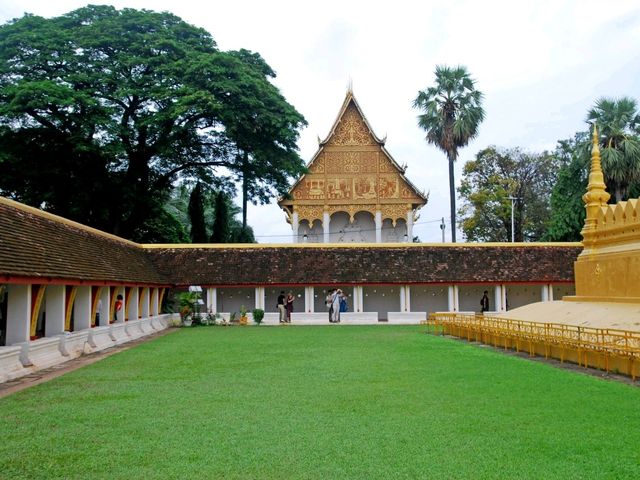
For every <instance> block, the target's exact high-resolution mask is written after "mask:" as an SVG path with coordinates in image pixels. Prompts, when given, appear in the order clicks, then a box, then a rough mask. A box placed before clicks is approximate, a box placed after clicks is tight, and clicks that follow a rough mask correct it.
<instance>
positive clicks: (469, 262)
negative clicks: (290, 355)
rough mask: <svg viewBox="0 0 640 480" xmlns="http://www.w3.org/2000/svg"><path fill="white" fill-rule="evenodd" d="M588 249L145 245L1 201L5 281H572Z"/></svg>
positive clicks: (0, 274)
mask: <svg viewBox="0 0 640 480" xmlns="http://www.w3.org/2000/svg"><path fill="white" fill-rule="evenodd" d="M581 249H582V246H581V244H579V243H539V244H513V243H503V244H500V243H493V244H491V243H490V244H440V243H439V244H422V243H416V244H411V243H404V244H397V243H396V244H306V245H300V244H286V245H264V244H242V245H228V244H225V245H213V244H208V245H193V244H182V245H140V244H137V243H134V242H130V241H127V240H124V239H121V238H118V237H116V236H114V235H110V234H107V233H104V232H101V231H99V230H95V229H93V228H89V227H86V226H84V225H81V224H78V223H75V222H72V221H69V220H66V219H64V218H61V217H58V216H56V215H52V214H49V213H46V212H42V211H40V210H38V209H35V208H32V207H28V206H26V205H22V204H20V203H17V202H13V201H11V200H7V199H5V198H2V197H0V282H4V283H20V282H24V283H67V284H74V283H86V284H94V285H99V284H103V285H104V284H111V285H121V284H132V285H164V286H170V285H177V286H185V285H203V286H230V287H231V286H247V285H252V286H258V285H331V284H342V285H344V284H359V285H367V284H452V283H495V284H498V283H571V282H573V262H574V261H575V259H576V258H577V256H578V254H579V253H580V250H581Z"/></svg>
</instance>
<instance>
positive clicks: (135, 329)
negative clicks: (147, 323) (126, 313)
mask: <svg viewBox="0 0 640 480" xmlns="http://www.w3.org/2000/svg"><path fill="white" fill-rule="evenodd" d="M141 323H142V320H129V321H128V322H125V330H126V332H127V335H129V340H135V339H136V338H140V337H142V336H144V332H143V331H142V328H141V327H140V324H141Z"/></svg>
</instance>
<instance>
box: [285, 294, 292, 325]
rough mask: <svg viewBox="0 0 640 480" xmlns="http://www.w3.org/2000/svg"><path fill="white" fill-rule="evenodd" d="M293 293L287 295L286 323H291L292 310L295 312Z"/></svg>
mask: <svg viewBox="0 0 640 480" xmlns="http://www.w3.org/2000/svg"><path fill="white" fill-rule="evenodd" d="M293 300H294V297H293V293H292V292H289V295H287V300H286V303H285V309H286V310H287V321H286V323H291V312H293Z"/></svg>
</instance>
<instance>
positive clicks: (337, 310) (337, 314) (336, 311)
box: [331, 289, 342, 323]
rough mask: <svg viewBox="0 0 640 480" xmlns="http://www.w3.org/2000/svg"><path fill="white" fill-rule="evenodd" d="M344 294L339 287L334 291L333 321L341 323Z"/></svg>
mask: <svg viewBox="0 0 640 480" xmlns="http://www.w3.org/2000/svg"><path fill="white" fill-rule="evenodd" d="M341 296H342V290H340V289H338V290H336V291H335V292H334V293H333V297H332V299H331V309H332V311H331V322H332V323H340V297H341Z"/></svg>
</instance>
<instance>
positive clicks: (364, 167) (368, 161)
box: [326, 152, 378, 174]
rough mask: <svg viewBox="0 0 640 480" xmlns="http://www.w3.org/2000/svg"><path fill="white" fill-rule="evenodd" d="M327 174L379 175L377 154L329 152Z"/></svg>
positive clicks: (327, 155) (327, 154)
mask: <svg viewBox="0 0 640 480" xmlns="http://www.w3.org/2000/svg"><path fill="white" fill-rule="evenodd" d="M326 165H327V167H326V171H327V173H355V174H360V173H377V172H378V166H377V162H376V152H327V153H326Z"/></svg>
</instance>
